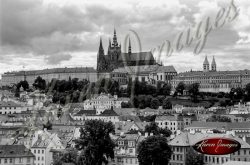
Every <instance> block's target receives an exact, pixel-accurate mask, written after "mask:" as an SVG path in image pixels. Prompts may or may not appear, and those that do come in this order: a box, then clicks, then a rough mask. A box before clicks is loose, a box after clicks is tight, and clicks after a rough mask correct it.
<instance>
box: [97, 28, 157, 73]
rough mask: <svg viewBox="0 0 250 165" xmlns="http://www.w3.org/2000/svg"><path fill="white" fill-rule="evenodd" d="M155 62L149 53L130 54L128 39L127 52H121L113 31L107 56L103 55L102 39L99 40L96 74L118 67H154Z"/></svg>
mask: <svg viewBox="0 0 250 165" xmlns="http://www.w3.org/2000/svg"><path fill="white" fill-rule="evenodd" d="M155 64H156V61H155V59H154V57H153V55H152V53H151V52H136V53H132V48H131V42H130V39H129V45H128V52H126V53H125V52H121V44H118V42H117V36H116V30H115V29H114V36H113V42H112V43H111V41H110V40H109V46H108V51H107V54H106V55H105V53H104V49H103V45H102V39H100V45H99V50H98V53H97V67H96V68H97V72H112V71H113V70H114V69H116V68H118V67H124V66H137V65H155Z"/></svg>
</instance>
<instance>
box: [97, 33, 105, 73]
mask: <svg viewBox="0 0 250 165" xmlns="http://www.w3.org/2000/svg"><path fill="white" fill-rule="evenodd" d="M105 67H106V61H105V56H104V49H103V46H102V38H100V45H99V50H98V53H97V67H96V69H97V71H103V70H104V69H106V68H105Z"/></svg>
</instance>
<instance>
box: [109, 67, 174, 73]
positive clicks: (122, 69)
mask: <svg viewBox="0 0 250 165" xmlns="http://www.w3.org/2000/svg"><path fill="white" fill-rule="evenodd" d="M136 71H138V72H140V73H152V72H157V73H159V72H176V70H175V68H174V67H173V66H172V65H171V66H160V65H140V66H125V67H120V68H117V69H114V71H113V72H119V73H135V72H136Z"/></svg>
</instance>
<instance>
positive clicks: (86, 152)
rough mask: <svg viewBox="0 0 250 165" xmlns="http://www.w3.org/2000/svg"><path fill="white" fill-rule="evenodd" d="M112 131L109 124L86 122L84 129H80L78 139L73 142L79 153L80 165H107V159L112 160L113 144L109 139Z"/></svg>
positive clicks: (111, 126)
mask: <svg viewBox="0 0 250 165" xmlns="http://www.w3.org/2000/svg"><path fill="white" fill-rule="evenodd" d="M114 131H115V128H114V125H113V124H112V123H111V122H108V123H107V122H103V121H101V120H90V121H86V122H85V124H84V127H83V128H81V129H80V132H81V135H80V138H79V139H77V140H76V141H75V143H76V148H77V149H78V150H80V151H81V156H80V159H79V160H80V164H84V165H102V163H105V164H108V159H109V158H111V159H113V158H114V147H115V143H114V142H113V141H112V140H111V138H110V134H111V133H114Z"/></svg>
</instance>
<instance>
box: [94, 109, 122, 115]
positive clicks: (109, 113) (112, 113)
mask: <svg viewBox="0 0 250 165" xmlns="http://www.w3.org/2000/svg"><path fill="white" fill-rule="evenodd" d="M99 116H119V115H117V113H116V112H115V111H114V110H113V109H110V110H105V111H103V113H101V114H100V115H99Z"/></svg>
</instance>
